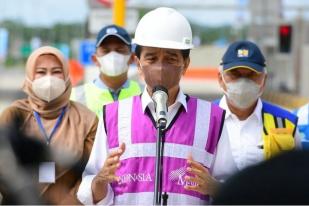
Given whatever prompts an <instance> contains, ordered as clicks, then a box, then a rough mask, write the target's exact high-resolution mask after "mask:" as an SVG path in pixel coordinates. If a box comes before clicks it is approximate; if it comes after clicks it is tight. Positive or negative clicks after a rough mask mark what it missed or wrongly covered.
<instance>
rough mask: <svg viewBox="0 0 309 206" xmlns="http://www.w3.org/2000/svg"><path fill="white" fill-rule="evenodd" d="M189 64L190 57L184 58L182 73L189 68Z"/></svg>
mask: <svg viewBox="0 0 309 206" xmlns="http://www.w3.org/2000/svg"><path fill="white" fill-rule="evenodd" d="M189 65H190V57H188V58H186V59H185V62H184V67H183V71H182V75H185V73H186V71H187V69H188V68H189Z"/></svg>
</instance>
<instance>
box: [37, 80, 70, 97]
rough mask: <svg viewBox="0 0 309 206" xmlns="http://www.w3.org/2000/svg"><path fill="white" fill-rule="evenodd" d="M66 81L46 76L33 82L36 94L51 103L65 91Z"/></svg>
mask: <svg viewBox="0 0 309 206" xmlns="http://www.w3.org/2000/svg"><path fill="white" fill-rule="evenodd" d="M65 88H66V86H65V81H64V80H63V79H60V78H57V77H54V76H50V75H47V76H44V77H41V78H39V79H35V80H33V82H32V90H33V92H34V94H35V95H36V96H37V97H39V98H40V99H42V100H45V101H47V102H51V101H53V100H54V99H56V98H57V97H59V96H60V95H61V94H63V92H64V91H65Z"/></svg>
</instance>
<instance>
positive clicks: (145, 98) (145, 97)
mask: <svg viewBox="0 0 309 206" xmlns="http://www.w3.org/2000/svg"><path fill="white" fill-rule="evenodd" d="M177 105H182V106H183V107H184V109H185V110H186V112H187V101H186V95H185V94H184V93H183V91H182V90H181V89H179V92H178V95H177V98H176V100H175V102H174V104H172V105H171V106H169V107H168V110H170V109H171V108H174V107H175V106H177ZM142 107H143V112H144V113H145V110H146V108H147V107H148V108H149V109H150V111H154V110H155V108H154V102H153V100H152V98H151V97H150V95H149V94H148V92H147V89H146V86H145V88H144V91H143V94H142Z"/></svg>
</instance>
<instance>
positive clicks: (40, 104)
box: [14, 46, 72, 119]
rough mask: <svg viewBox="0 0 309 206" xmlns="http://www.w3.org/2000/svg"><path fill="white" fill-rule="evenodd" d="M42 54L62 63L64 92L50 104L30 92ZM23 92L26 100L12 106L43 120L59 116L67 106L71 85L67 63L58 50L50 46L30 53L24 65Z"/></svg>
mask: <svg viewBox="0 0 309 206" xmlns="http://www.w3.org/2000/svg"><path fill="white" fill-rule="evenodd" d="M44 54H52V55H54V56H55V57H57V59H59V61H60V62H61V63H62V68H63V74H64V79H65V81H66V90H65V91H64V93H63V94H62V95H61V96H59V97H58V98H56V99H55V100H53V101H51V102H46V101H44V100H42V99H40V98H38V97H37V96H36V95H35V94H34V92H33V91H32V81H33V80H34V73H35V65H36V61H37V59H38V58H39V57H40V56H41V55H44ZM23 90H24V92H25V93H26V94H27V95H28V99H27V100H19V101H17V102H15V103H14V106H16V107H19V108H21V109H23V110H26V111H33V110H34V111H36V112H38V113H39V114H40V115H41V116H42V117H44V118H47V119H48V118H55V117H57V116H59V114H60V112H61V109H62V108H63V107H65V106H68V104H69V100H70V95H71V90H72V84H71V81H70V80H69V68H68V62H67V61H66V60H65V58H64V56H63V55H62V53H61V52H60V51H59V50H58V49H56V48H54V47H50V46H44V47H41V48H39V49H37V50H35V51H34V52H32V54H31V55H30V56H29V58H28V60H27V63H26V79H25V81H24V85H23Z"/></svg>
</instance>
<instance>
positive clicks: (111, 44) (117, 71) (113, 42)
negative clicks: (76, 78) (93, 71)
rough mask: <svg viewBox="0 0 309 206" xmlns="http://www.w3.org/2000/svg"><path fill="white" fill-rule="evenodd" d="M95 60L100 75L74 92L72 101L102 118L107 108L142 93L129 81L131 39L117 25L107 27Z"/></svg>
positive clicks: (93, 56)
mask: <svg viewBox="0 0 309 206" xmlns="http://www.w3.org/2000/svg"><path fill="white" fill-rule="evenodd" d="M92 60H93V62H94V63H95V64H96V66H97V67H98V68H99V69H100V75H99V76H98V77H97V78H96V79H94V80H93V81H92V82H89V83H86V84H85V85H81V86H79V87H76V88H74V89H73V91H72V95H71V99H72V100H75V101H78V102H81V103H83V104H85V105H86V106H87V107H88V108H89V109H90V110H92V111H93V112H95V113H96V114H97V115H98V116H100V114H102V108H103V105H105V104H108V103H111V102H114V101H116V100H120V99H125V98H127V97H130V96H135V95H138V94H140V93H141V89H140V86H139V85H138V83H137V82H135V81H132V80H128V69H129V65H130V64H131V63H132V61H133V55H132V53H131V38H130V36H129V34H128V33H127V31H126V30H125V29H123V28H121V27H119V26H116V25H109V26H106V27H103V28H102V29H101V31H100V32H99V34H98V36H97V40H96V52H95V54H93V55H92Z"/></svg>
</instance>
